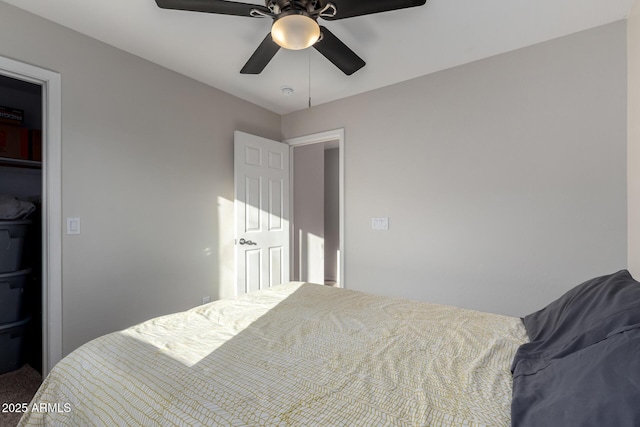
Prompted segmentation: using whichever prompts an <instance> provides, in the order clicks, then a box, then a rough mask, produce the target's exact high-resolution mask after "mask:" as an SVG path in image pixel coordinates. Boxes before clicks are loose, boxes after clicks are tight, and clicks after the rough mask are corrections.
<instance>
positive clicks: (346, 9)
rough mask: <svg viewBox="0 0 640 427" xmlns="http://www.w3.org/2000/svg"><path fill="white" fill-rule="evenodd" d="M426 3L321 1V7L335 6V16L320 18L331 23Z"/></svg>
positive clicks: (411, 0)
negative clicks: (331, 4)
mask: <svg viewBox="0 0 640 427" xmlns="http://www.w3.org/2000/svg"><path fill="white" fill-rule="evenodd" d="M426 2H427V0H366V1H362V0H321V1H320V4H321V7H324V6H325V5H326V4H327V3H333V4H334V5H335V6H336V14H335V16H327V17H325V16H323V17H322V18H323V19H326V20H328V21H333V20H336V19H344V18H351V17H352V16H360V15H370V14H372V13H380V12H388V11H390V10H397V9H405V8H408V7H416V6H422V5H423V4H425V3H426Z"/></svg>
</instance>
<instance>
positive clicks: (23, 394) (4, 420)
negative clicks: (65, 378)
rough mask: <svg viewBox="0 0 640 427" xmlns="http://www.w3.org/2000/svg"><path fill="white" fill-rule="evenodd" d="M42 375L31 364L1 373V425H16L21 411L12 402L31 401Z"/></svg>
mask: <svg viewBox="0 0 640 427" xmlns="http://www.w3.org/2000/svg"><path fill="white" fill-rule="evenodd" d="M41 382H42V376H41V375H40V373H39V372H38V371H36V370H35V369H33V368H32V367H31V366H29V365H24V366H23V367H22V368H20V369H18V370H17V371H12V372H7V373H6V374H2V375H0V405H2V407H1V408H0V427H15V426H16V425H17V424H18V421H20V417H21V416H22V414H21V413H19V412H15V411H13V409H14V407H12V405H11V404H16V403H17V404H21V403H29V402H31V399H32V398H33V395H34V394H35V393H36V391H37V390H38V387H39V386H40V383H41Z"/></svg>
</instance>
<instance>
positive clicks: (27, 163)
mask: <svg viewBox="0 0 640 427" xmlns="http://www.w3.org/2000/svg"><path fill="white" fill-rule="evenodd" d="M0 166H9V167H14V168H29V169H42V162H39V161H35V160H23V159H12V158H10V157H0Z"/></svg>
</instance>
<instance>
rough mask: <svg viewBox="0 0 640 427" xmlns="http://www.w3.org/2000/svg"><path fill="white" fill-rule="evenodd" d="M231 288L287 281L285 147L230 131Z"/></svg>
mask: <svg viewBox="0 0 640 427" xmlns="http://www.w3.org/2000/svg"><path fill="white" fill-rule="evenodd" d="M234 144H235V152H234V180H235V224H236V225H235V227H236V241H235V243H236V245H235V247H236V251H235V252H236V291H237V293H238V295H242V294H244V293H247V292H251V291H255V290H258V289H264V288H269V287H271V286H274V285H277V284H280V283H285V282H288V281H289V146H288V145H287V144H284V143H282V142H278V141H272V140H269V139H265V138H261V137H258V136H254V135H250V134H247V133H244V132H239V131H236V132H235V134H234Z"/></svg>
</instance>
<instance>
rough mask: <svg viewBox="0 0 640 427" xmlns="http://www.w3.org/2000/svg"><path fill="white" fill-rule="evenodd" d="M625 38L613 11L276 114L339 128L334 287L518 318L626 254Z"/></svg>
mask: <svg viewBox="0 0 640 427" xmlns="http://www.w3.org/2000/svg"><path fill="white" fill-rule="evenodd" d="M625 40H626V23H625V22H624V21H621V22H617V23H614V24H610V25H607V26H603V27H599V28H596V29H593V30H589V31H585V32H581V33H577V34H574V35H570V36H567V37H564V38H560V39H556V40H553V41H549V42H546V43H542V44H539V45H535V46H532V47H528V48H525V49H520V50H517V51H513V52H510V53H506V54H503V55H499V56H495V57H492V58H489V59H486V60H482V61H478V62H475V63H471V64H467V65H464V66H460V67H457V68H453V69H449V70H445V71H442V72H439V73H436V74H432V75H428V76H425V77H421V78H418V79H415V80H411V81H407V82H404V83H400V84H397V85H393V86H389V87H386V88H382V89H379V90H376V91H372V92H368V93H365V94H361V95H357V96H353V97H350V98H347V99H343V100H340V101H336V102H332V103H328V104H324V105H320V106H317V107H314V108H311V109H308V110H304V111H300V112H296V113H292V114H289V115H286V116H284V117H283V119H282V132H283V136H284V137H285V138H293V137H297V136H301V135H306V134H311V133H316V132H321V131H325V130H328V129H335V128H344V129H345V192H346V194H345V198H346V201H347V202H346V207H345V208H346V219H345V234H346V236H345V240H346V241H345V246H346V249H345V257H346V258H345V262H346V265H345V270H346V271H345V274H346V280H345V282H344V285H345V287H347V288H351V289H357V290H363V291H369V292H374V293H379V294H387V295H396V296H404V297H411V298H417V299H423V300H428V301H432V302H440V303H446V304H453V305H459V306H464V307H471V308H475V309H479V310H484V311H491V312H498V313H504V314H510V315H517V316H519V315H524V314H526V313H528V312H530V311H532V310H535V309H537V308H539V307H541V306H543V305H545V304H546V303H548V302H549V301H550V300H551V299H552V298H554V297H556V296H559V295H560V294H561V293H562V292H564V291H565V290H567V289H568V288H570V287H572V286H573V285H575V284H577V283H578V282H580V281H583V280H585V279H587V278H590V277H592V276H595V275H599V274H606V273H610V272H612V271H614V270H617V269H620V268H624V267H625V266H626V264H627V244H626V241H627V203H626V146H627V144H626V112H627V110H626V109H627V106H626V47H625V46H626V42H625ZM378 216H381V217H389V222H390V229H389V230H388V231H386V232H380V231H374V230H372V229H371V218H372V217H378Z"/></svg>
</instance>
